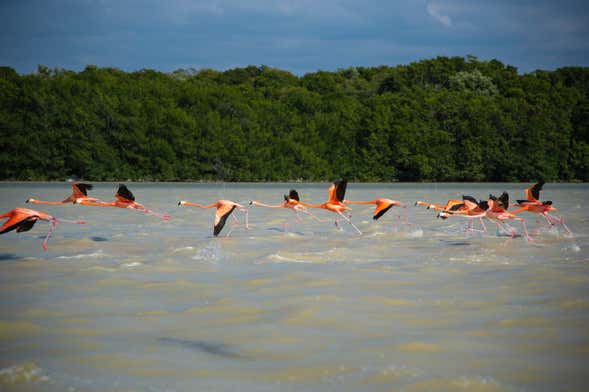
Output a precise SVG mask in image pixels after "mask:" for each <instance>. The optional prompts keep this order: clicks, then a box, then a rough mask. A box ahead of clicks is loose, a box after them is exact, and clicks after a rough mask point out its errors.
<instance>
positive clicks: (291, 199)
mask: <svg viewBox="0 0 589 392" xmlns="http://www.w3.org/2000/svg"><path fill="white" fill-rule="evenodd" d="M250 205H253V206H258V207H266V208H288V209H291V210H293V211H294V213H295V215H296V220H295V222H302V220H303V219H302V218H301V216H300V215H299V212H302V213H304V214H307V215H309V216H310V217H311V218H313V219H315V220H317V221H318V222H321V219H319V218H317V217H316V216H315V215H313V214H311V213H310V212H309V211H307V209H306V208H305V206H303V205H302V204H301V203H300V198H299V193H298V192H297V191H296V190H295V189H291V190H290V191H289V192H288V195H284V201H283V202H282V203H280V204H274V205H271V204H265V203H261V202H259V201H256V200H251V201H250ZM288 225H289V222H285V223H284V230H285V231H286V230H287V228H288Z"/></svg>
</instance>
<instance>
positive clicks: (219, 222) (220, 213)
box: [213, 204, 237, 237]
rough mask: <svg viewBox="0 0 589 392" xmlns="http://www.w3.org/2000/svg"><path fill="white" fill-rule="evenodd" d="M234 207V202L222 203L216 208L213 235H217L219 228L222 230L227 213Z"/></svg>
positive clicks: (227, 216) (229, 213)
mask: <svg viewBox="0 0 589 392" xmlns="http://www.w3.org/2000/svg"><path fill="white" fill-rule="evenodd" d="M235 207H237V206H236V205H235V204H223V205H222V206H220V207H219V208H217V213H216V214H215V227H214V228H213V235H214V236H215V237H216V236H218V235H219V233H220V232H221V230H223V227H224V226H225V222H226V221H227V218H229V215H231V213H232V212H233V210H234V209H235Z"/></svg>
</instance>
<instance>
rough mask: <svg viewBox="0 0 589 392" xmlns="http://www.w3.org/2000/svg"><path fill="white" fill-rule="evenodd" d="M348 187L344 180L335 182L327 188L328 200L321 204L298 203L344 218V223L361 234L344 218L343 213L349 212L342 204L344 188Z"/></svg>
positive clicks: (348, 219) (348, 208)
mask: <svg viewBox="0 0 589 392" xmlns="http://www.w3.org/2000/svg"><path fill="white" fill-rule="evenodd" d="M347 185H348V181H347V180H345V179H342V180H338V181H335V182H334V183H333V184H331V186H330V187H329V199H328V200H327V201H326V202H325V203H323V204H308V203H304V202H302V201H301V202H299V203H300V204H302V205H304V206H305V207H309V208H323V209H325V210H328V211H331V212H334V213H336V214H338V215H339V216H341V217H342V218H344V220H345V221H346V222H348V223H349V224H350V225H351V226H352V227H353V228H354V229H356V231H357V232H358V234H362V232H361V231H360V230H358V228H357V227H356V226H355V225H354V224H353V223H352V220H351V219H350V218H348V217H346V216H345V215H344V214H343V212H344V211H346V210H351V208H350V207H347V206H346V205H345V204H344V197H345V194H346V186H347ZM335 225H336V226H338V227H339V223H338V222H337V220H336V221H335Z"/></svg>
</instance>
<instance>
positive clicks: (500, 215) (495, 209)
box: [485, 192, 532, 241]
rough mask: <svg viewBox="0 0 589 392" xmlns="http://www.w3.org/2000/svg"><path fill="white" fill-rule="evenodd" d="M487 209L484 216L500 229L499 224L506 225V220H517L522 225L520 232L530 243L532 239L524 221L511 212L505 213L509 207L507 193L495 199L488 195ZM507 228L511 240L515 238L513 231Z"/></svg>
mask: <svg viewBox="0 0 589 392" xmlns="http://www.w3.org/2000/svg"><path fill="white" fill-rule="evenodd" d="M486 203H487V205H488V208H487V209H486V211H485V216H486V217H487V218H489V219H491V220H493V221H494V222H495V223H496V224H497V227H500V226H501V225H500V223H505V224H507V222H506V221H508V220H512V219H513V220H518V221H519V222H520V223H521V225H522V231H523V233H524V235H525V237H526V239H527V240H528V241H532V237H530V235H529V234H528V228H527V225H526V221H525V219H523V218H520V217H518V216H516V215H515V214H514V213H512V212H507V206H508V205H509V195H508V194H507V192H503V194H502V195H501V196H500V197H495V196H493V195H489V200H488V201H487V202H486ZM507 226H508V227H509V228H510V229H511V230H510V231H511V238H513V237H514V236H515V229H514V228H513V227H511V226H509V224H507Z"/></svg>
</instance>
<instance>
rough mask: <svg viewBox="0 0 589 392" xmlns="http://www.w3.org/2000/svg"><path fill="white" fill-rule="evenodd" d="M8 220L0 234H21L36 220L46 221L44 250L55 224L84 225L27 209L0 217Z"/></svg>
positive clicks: (0, 229)
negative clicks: (13, 232)
mask: <svg viewBox="0 0 589 392" xmlns="http://www.w3.org/2000/svg"><path fill="white" fill-rule="evenodd" d="M4 218H8V220H7V221H6V222H4V224H3V225H2V227H0V234H4V233H8V232H9V231H12V230H15V229H16V232H17V233H21V232H24V231H29V230H31V229H32V228H33V226H34V225H35V223H37V220H39V219H40V220H44V221H48V222H49V223H50V224H51V226H50V227H49V231H48V232H47V235H46V236H45V239H44V240H43V243H42V246H43V249H44V250H47V240H48V239H49V237H50V236H51V233H52V232H53V229H55V226H56V225H57V222H67V223H75V224H78V225H81V224H84V223H86V222H84V221H71V220H66V219H58V218H55V217H52V216H51V215H48V214H46V213H44V212H41V211H35V210H29V209H28V208H15V209H13V210H11V211H8V212H7V213H6V214H4V215H0V219H4Z"/></svg>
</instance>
